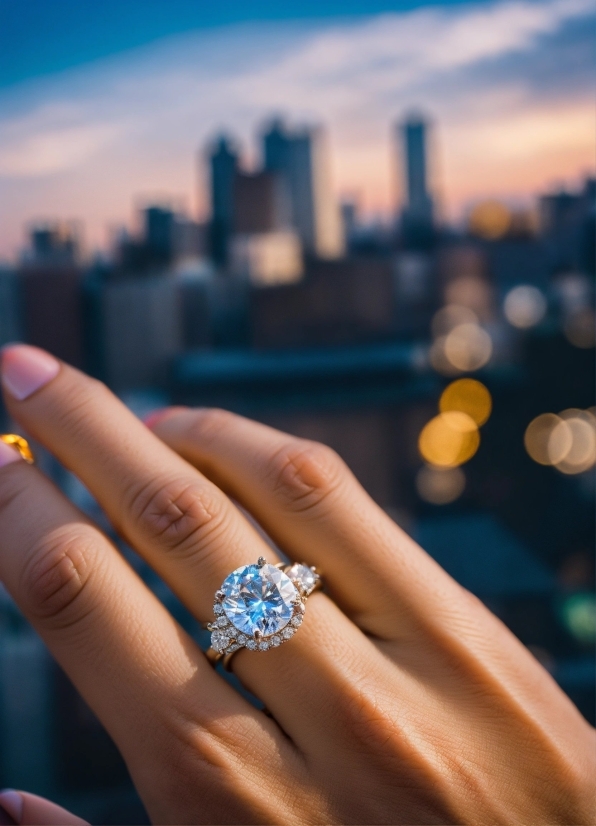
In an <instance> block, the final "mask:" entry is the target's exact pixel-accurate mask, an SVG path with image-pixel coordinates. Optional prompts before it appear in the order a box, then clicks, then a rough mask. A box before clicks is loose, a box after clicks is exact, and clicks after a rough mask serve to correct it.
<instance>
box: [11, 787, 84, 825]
mask: <svg viewBox="0 0 596 826" xmlns="http://www.w3.org/2000/svg"><path fill="white" fill-rule="evenodd" d="M13 794H18V795H19V797H20V798H21V815H20V818H19V820H17V821H16V822H17V823H18V824H20V826H87V821H86V820H81V818H80V817H77V816H76V815H73V814H72V812H69V811H67V810H66V809H63V808H62V806H58V805H57V804H56V803H52V801H51V800H46V798H45V797H39V796H38V795H36V794H31V793H30V792H21V791H19V792H13ZM1 803H2V799H1V797H0V804H1Z"/></svg>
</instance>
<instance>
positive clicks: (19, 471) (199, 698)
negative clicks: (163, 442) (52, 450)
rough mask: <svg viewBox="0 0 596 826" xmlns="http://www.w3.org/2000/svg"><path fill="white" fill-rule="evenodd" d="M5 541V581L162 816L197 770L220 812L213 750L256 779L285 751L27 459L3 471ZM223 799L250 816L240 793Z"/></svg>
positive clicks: (197, 780) (1, 566) (0, 502)
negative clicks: (235, 759)
mask: <svg viewBox="0 0 596 826" xmlns="http://www.w3.org/2000/svg"><path fill="white" fill-rule="evenodd" d="M0 538H1V539H0V579H1V580H2V581H3V583H4V584H5V586H6V588H7V590H8V591H9V593H10V594H11V595H12V597H13V598H14V600H15V602H16V603H17V604H18V605H19V607H20V608H21V610H22V611H23V613H24V614H25V615H26V616H27V618H28V619H29V620H30V621H31V623H32V624H33V626H34V627H35V628H36V629H37V631H38V632H39V633H40V635H41V636H42V637H43V639H44V640H45V642H46V643H47V645H48V647H49V648H50V650H51V652H52V653H53V655H54V656H55V657H56V659H57V660H58V662H59V663H60V664H61V666H62V667H63V668H64V670H65V671H66V672H67V673H68V675H69V676H70V678H71V679H72V681H73V682H74V684H75V685H76V686H77V688H78V689H79V691H80V692H81V694H82V695H83V697H84V698H85V699H86V701H87V702H88V704H89V705H90V707H91V708H92V709H93V710H94V711H95V713H96V714H97V716H98V717H99V719H100V720H101V721H102V723H103V724H104V726H105V727H106V729H107V730H108V732H109V733H110V735H111V736H112V738H113V739H114V741H115V742H116V745H117V746H118V748H119V749H120V751H121V753H122V755H123V757H124V759H125V761H126V762H127V765H128V767H129V770H130V772H131V775H132V777H133V780H134V781H135V784H136V785H137V788H138V789H139V792H140V794H141V796H142V798H143V800H144V803H145V805H146V806H147V809H148V811H149V812H150V813H151V814H152V815H155V816H156V819H158V818H159V817H162V816H163V810H164V805H168V806H169V807H170V809H169V811H173V812H176V805H174V804H173V800H174V802H175V801H176V799H178V801H179V804H178V805H179V806H180V809H179V810H178V811H184V806H185V805H187V804H188V799H187V798H184V796H183V795H181V789H180V788H178V790H177V791H174V790H175V788H176V787H177V786H181V787H183V788H184V787H185V786H188V783H189V775H192V780H193V784H194V788H195V790H200V791H202V793H203V804H204V813H205V817H206V818H207V819H208V818H209V817H212V818H213V821H214V820H215V813H216V812H221V811H222V799H221V788H220V787H218V786H217V784H216V783H215V782H214V781H213V779H212V778H211V777H210V776H209V772H208V771H205V768H204V766H205V765H208V762H206V758H205V757H204V753H205V752H206V751H207V752H210V753H215V754H219V755H220V756H219V757H218V758H217V759H219V760H222V759H224V758H223V756H224V755H227V754H234V753H235V752H236V751H242V752H243V753H244V754H245V755H246V764H247V767H248V768H247V771H246V773H247V775H248V777H252V776H253V775H254V773H255V772H257V771H260V770H259V769H258V766H259V765H260V764H261V763H262V761H263V754H264V753H265V752H266V751H268V750H272V751H273V752H274V754H275V755H276V757H274V758H272V761H273V764H275V762H276V760H277V762H278V763H280V762H283V763H284V764H285V762H286V761H287V760H288V759H289V756H291V752H292V749H291V747H290V745H289V744H288V743H287V740H285V738H284V737H283V735H281V734H280V733H279V732H278V730H277V728H276V726H275V724H274V723H273V722H272V721H271V720H267V719H266V718H265V716H264V715H263V714H262V713H261V712H259V711H257V710H256V709H255V708H254V707H253V706H251V705H250V704H249V703H248V702H247V701H245V700H244V699H243V698H242V697H240V695H239V694H238V693H237V692H236V691H234V690H233V689H232V687H231V686H229V685H228V684H227V683H225V682H224V681H223V680H222V679H221V678H220V677H219V676H218V675H217V674H216V672H215V671H214V670H213V669H212V667H211V666H210V665H209V663H208V662H207V660H206V659H205V657H204V656H203V655H202V654H201V652H200V651H199V649H198V648H197V647H196V645H195V644H194V642H193V641H192V640H191V639H190V638H189V637H188V636H187V635H186V634H185V633H184V632H183V631H182V629H181V628H180V627H179V626H178V625H177V623H176V622H175V620H174V619H173V618H172V617H171V615H170V614H169V613H168V612H167V611H166V610H165V608H164V607H163V605H162V604H161V603H160V602H159V601H158V600H157V599H156V598H155V596H154V595H153V594H152V593H151V592H150V591H149V590H148V589H147V588H146V587H145V585H144V584H143V583H142V582H141V581H140V580H139V579H138V577H137V575H136V574H135V573H134V572H133V571H132V569H131V568H130V567H129V566H128V565H127V563H126V562H125V561H124V560H123V558H122V557H121V556H120V554H119V553H118V552H117V551H116V549H115V548H114V547H113V546H111V545H110V543H109V542H108V541H107V539H106V538H105V537H104V536H103V535H102V534H101V533H100V531H98V529H97V528H96V527H95V526H94V525H93V524H92V523H91V522H90V521H89V520H88V519H87V518H86V517H85V516H84V515H83V514H81V513H80V512H79V511H78V510H77V509H76V508H75V507H74V506H73V505H72V504H71V503H70V502H68V501H67V500H66V499H65V498H64V497H63V496H62V494H61V493H60V492H59V491H58V490H57V489H56V488H55V487H54V485H52V483H51V482H50V481H49V480H48V479H47V478H45V477H44V476H43V474H41V473H40V471H39V470H38V469H37V468H35V467H32V466H30V465H27V464H25V462H23V461H17V462H13V463H10V464H8V465H6V466H4V467H2V468H0ZM247 741H248V742H250V744H251V748H250V749H249V750H247V749H246V748H245V744H246V742H247ZM220 753H221V754H220ZM164 754H166V755H169V756H170V757H169V761H168V762H167V763H166V765H165V766H164V765H163V755H164ZM211 759H213V757H212V758H211ZM201 767H203V770H202V771H201ZM203 784H205V785H204V786H203ZM218 795H219V796H218ZM187 797H188V796H187ZM226 805H227V806H228V809H229V811H231V812H234V811H235V815H234V816H235V817H243V816H245V812H246V810H245V808H244V806H241V807H239V808H236V809H234V807H235V806H237V805H238V801H236V800H235V799H233V798H230V800H229V802H228V804H226ZM225 808H226V807H225V805H224V807H223V809H224V811H225ZM257 810H258V809H257ZM257 810H256V811H257ZM193 817H196V814H195V815H193ZM158 822H165V821H164V820H161V821H160V820H159V819H158ZM180 822H183V821H182V819H181V820H180Z"/></svg>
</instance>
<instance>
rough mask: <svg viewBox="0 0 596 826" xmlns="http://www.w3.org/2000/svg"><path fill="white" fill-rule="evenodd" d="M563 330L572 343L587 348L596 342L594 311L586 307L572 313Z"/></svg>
mask: <svg viewBox="0 0 596 826" xmlns="http://www.w3.org/2000/svg"><path fill="white" fill-rule="evenodd" d="M563 332H564V333H565V337H566V339H567V341H569V343H570V344H573V346H574V347H581V348H582V349H583V350H587V349H589V348H590V347H594V345H595V344H596V317H595V316H594V311H593V310H591V309H590V308H588V307H586V308H584V309H582V310H579V311H577V312H574V313H571V314H570V315H569V316H568V318H567V319H566V321H565V324H564V327H563Z"/></svg>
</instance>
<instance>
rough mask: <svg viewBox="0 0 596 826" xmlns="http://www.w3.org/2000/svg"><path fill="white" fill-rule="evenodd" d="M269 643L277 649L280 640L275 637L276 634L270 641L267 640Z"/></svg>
mask: <svg viewBox="0 0 596 826" xmlns="http://www.w3.org/2000/svg"><path fill="white" fill-rule="evenodd" d="M269 642H270V643H271V645H273V646H274V647H277V646H278V645H281V639H280V638H279V637H278V636H277V634H276V635H275V636H274V637H271V639H270V640H269Z"/></svg>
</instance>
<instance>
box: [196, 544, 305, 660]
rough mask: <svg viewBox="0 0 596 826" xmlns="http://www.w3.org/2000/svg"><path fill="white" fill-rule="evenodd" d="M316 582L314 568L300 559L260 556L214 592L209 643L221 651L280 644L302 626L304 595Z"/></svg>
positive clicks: (264, 647)
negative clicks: (287, 561)
mask: <svg viewBox="0 0 596 826" xmlns="http://www.w3.org/2000/svg"><path fill="white" fill-rule="evenodd" d="M319 584H320V576H319V574H318V573H317V572H316V570H315V569H314V568H310V567H308V566H307V565H304V564H299V563H295V564H293V565H290V566H286V567H285V568H283V567H282V566H281V565H278V566H274V565H268V564H267V562H266V560H265V559H264V558H263V557H260V558H259V560H258V561H257V563H256V564H255V565H247V566H244V567H243V568H237V569H236V570H235V571H233V572H232V573H231V574H230V575H229V576H228V577H226V579H225V580H224V582H223V584H222V586H221V588H220V589H219V590H218V591H217V592H216V594H215V602H214V605H213V613H214V616H215V619H214V620H213V621H212V622H211V623H209V624H208V626H207V627H208V628H209V630H210V631H211V646H212V648H213V649H214V651H216V652H217V653H218V654H221V655H224V654H231V653H233V652H235V651H238V650H239V649H241V648H248V649H249V650H251V651H268V650H269V649H270V648H278V647H279V646H280V645H283V644H284V643H285V642H287V641H288V640H290V639H291V638H292V637H293V636H294V634H295V633H296V631H297V630H298V629H299V628H300V626H301V625H302V621H303V619H304V612H305V610H306V606H305V601H306V598H307V597H308V596H309V594H311V593H312V591H313V590H314V589H315V588H316V587H317V586H318V585H319Z"/></svg>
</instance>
